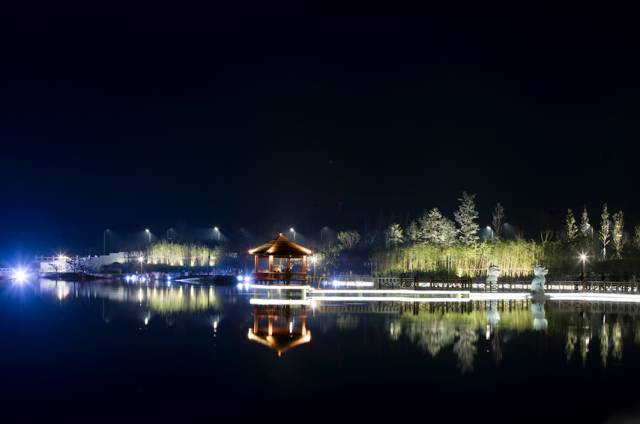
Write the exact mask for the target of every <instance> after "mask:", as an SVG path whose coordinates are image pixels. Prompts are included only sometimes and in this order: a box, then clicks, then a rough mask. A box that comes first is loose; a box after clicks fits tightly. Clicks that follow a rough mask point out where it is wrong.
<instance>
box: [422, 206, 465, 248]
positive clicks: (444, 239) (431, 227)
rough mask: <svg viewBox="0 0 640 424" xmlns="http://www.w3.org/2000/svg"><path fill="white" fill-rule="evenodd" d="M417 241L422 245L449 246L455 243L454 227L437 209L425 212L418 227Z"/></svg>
mask: <svg viewBox="0 0 640 424" xmlns="http://www.w3.org/2000/svg"><path fill="white" fill-rule="evenodd" d="M418 241H419V242H420V243H423V244H437V245H442V246H449V245H451V244H453V243H455V241H456V226H455V224H454V223H453V221H451V220H450V219H448V218H447V217H445V216H443V215H442V213H440V210H439V209H438V208H433V209H431V210H430V211H429V212H425V213H424V214H423V215H422V217H420V220H419V225H418Z"/></svg>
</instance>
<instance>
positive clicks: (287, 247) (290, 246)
mask: <svg viewBox="0 0 640 424" xmlns="http://www.w3.org/2000/svg"><path fill="white" fill-rule="evenodd" d="M249 254H250V255H265V256H266V255H269V256H275V257H282V258H289V257H294V258H295V257H302V256H309V255H312V254H313V252H312V251H311V250H310V249H307V248H306V247H303V246H301V245H299V244H298V243H294V242H292V241H291V240H289V239H288V238H286V237H285V236H283V235H282V233H280V234H278V236H277V237H276V238H275V239H273V240H270V241H268V242H266V243H263V244H261V245H260V246H257V247H254V248H253V249H249Z"/></svg>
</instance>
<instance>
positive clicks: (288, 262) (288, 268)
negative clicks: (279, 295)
mask: <svg viewBox="0 0 640 424" xmlns="http://www.w3.org/2000/svg"><path fill="white" fill-rule="evenodd" d="M287 272H291V256H289V257H288V258H287Z"/></svg>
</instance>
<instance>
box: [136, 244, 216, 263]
mask: <svg viewBox="0 0 640 424" xmlns="http://www.w3.org/2000/svg"><path fill="white" fill-rule="evenodd" d="M220 253H221V252H220V248H210V247H207V246H203V245H199V244H180V243H171V242H168V241H160V242H157V243H154V244H152V245H151V246H150V247H149V251H148V262H149V263H150V264H154V265H167V266H192V267H197V266H213V265H215V264H216V262H217V261H218V259H219V258H220Z"/></svg>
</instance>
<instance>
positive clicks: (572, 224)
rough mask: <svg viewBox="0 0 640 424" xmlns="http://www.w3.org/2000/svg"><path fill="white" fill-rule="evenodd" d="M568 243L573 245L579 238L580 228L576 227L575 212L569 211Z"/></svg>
mask: <svg viewBox="0 0 640 424" xmlns="http://www.w3.org/2000/svg"><path fill="white" fill-rule="evenodd" d="M566 225H567V228H566V230H567V241H568V242H569V243H573V242H574V241H576V238H577V237H578V226H577V225H576V217H575V216H573V211H572V210H571V209H569V210H568V211H567V224H566Z"/></svg>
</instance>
